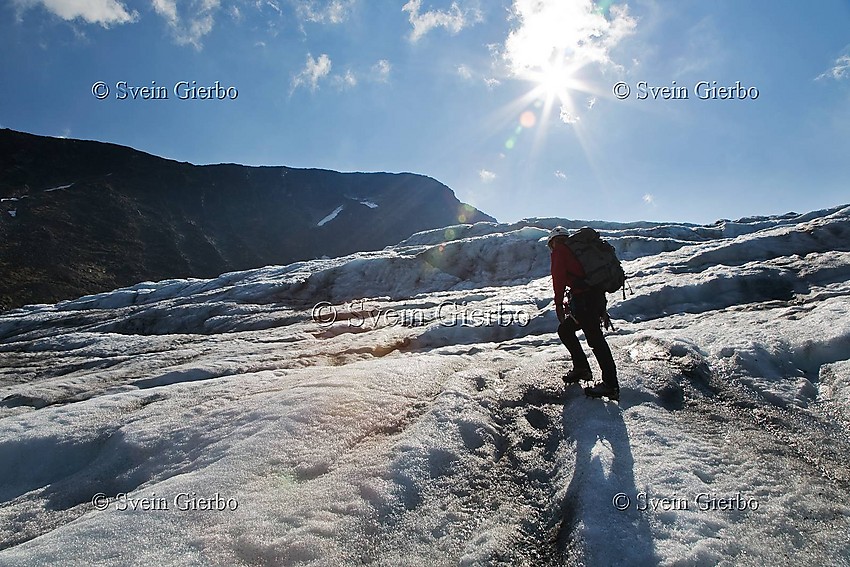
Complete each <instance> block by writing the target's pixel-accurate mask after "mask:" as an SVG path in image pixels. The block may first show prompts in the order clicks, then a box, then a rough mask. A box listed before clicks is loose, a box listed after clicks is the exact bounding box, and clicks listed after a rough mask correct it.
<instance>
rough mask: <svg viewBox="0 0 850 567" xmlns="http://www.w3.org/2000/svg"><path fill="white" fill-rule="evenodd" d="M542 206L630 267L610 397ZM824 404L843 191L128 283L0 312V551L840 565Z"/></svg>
mask: <svg viewBox="0 0 850 567" xmlns="http://www.w3.org/2000/svg"><path fill="white" fill-rule="evenodd" d="M367 206H368V205H367ZM339 210H341V208H340V209H338V210H337V211H336V213H338V212H339ZM329 216H330V215H329ZM326 218H328V217H326ZM329 220H330V219H328V221H329ZM557 224H561V225H564V226H568V227H571V228H578V227H580V226H583V225H585V224H590V225H592V226H595V227H596V228H597V229H598V230H600V231H601V232H602V234H603V236H605V238H607V239H609V241H610V242H611V243H612V244H613V245H614V246H615V247H616V248H617V250H618V252H619V253H620V255H621V257H622V258H623V259H624V266H625V269H626V272H627V273H628V274H629V276H630V277H629V280H628V281H629V285H630V288H631V290H632V292H629V293H627V294H626V297H625V299H624V298H623V296H622V295H621V294H620V293H619V292H618V293H617V294H611V295H610V296H609V310H610V312H611V315H612V317H613V318H614V323H615V325H616V327H617V331H616V332H615V333H609V334H608V340H609V342H610V343H611V346H612V350H613V352H614V356H615V358H616V361H617V365H618V370H619V376H620V383H621V386H622V391H621V400H620V403H619V404H616V403H606V402H602V401H599V400H590V399H587V398H585V397H584V395H583V394H582V393H581V391H580V389H579V388H578V387H577V386H571V387H569V388H567V389H566V390H564V387H563V382H562V381H561V379H560V377H561V376H562V375H563V374H564V373H565V372H566V370H568V369H569V367H570V362H569V360H568V355H567V353H566V351H565V349H564V348H563V346H561V345H560V343H559V342H558V339H557V336H556V335H555V332H554V331H555V328H556V326H557V319H556V317H555V314H554V310H553V308H552V290H551V280H550V278H549V277H548V270H549V258H548V250H547V248H546V246H545V245H544V244H541V243H540V242H539V240H540V238H541V237H543V236H545V235H546V234H547V232H548V230H549V229H550V228H551V227H552V226H555V225H557ZM594 369H595V371H596V373H597V375H598V369H596V368H595V367H594ZM848 396H850V207H836V208H833V209H829V210H824V211H816V212H812V213H806V214H788V215H782V216H779V217H753V218H751V219H741V220H738V221H734V222H733V221H720V222H718V223H715V224H713V225H709V226H696V225H675V224H657V223H631V224H622V223H597V222H589V223H588V222H585V221H570V220H568V219H527V220H524V221H520V222H519V223H514V224H511V225H500V224H494V223H478V224H475V225H458V226H454V227H447V228H444V229H440V230H434V231H426V232H423V233H419V234H416V235H414V236H412V237H411V238H409V239H407V240H406V241H404V242H403V243H400V244H399V245H398V246H395V247H390V248H387V249H386V250H383V251H381V252H370V253H361V254H354V255H351V256H347V257H343V258H332V259H331V258H329V259H321V260H314V261H310V262H299V263H295V264H291V265H288V266H268V267H265V268H261V269H257V270H248V271H243V272H234V273H229V274H223V275H221V276H219V277H218V278H214V279H210V280H198V279H187V280H168V281H163V282H142V283H139V284H137V285H135V286H131V287H128V288H124V289H120V290H116V291H114V292H110V293H102V294H96V295H91V296H87V297H82V298H79V299H76V300H73V301H65V302H62V303H59V304H57V305H37V306H29V307H25V308H22V309H16V310H13V311H9V312H6V313H2V314H0V463H3V466H2V467H0V564H2V565H58V564H61V565H92V564H97V565H128V564H130V565H133V564H137V565H149V564H156V563H161V564H166V565H258V564H263V565H350V564H364V563H368V564H376V565H399V564H403V565H457V564H460V565H492V564H498V565H518V564H520V565H521V564H525V565H546V564H550V565H563V564H568V565H583V564H586V565H615V564H622V565H655V564H661V565H714V564H721V565H738V564H745V565H764V564H793V565H823V564H847V563H848V558H850V543H848V540H847V533H850V507H848V504H847V498H846V494H847V489H848V488H850V466H849V465H850V463H848V456H847V455H848V454H850V453H848V450H850V440H848V436H847V426H848V423H850V402H848V399H850V398H848ZM625 503H627V504H628V506H627V509H625V510H623V511H619V510H618V509H617V507H616V505H617V504H619V505H621V506H622V507H626V506H625ZM99 504H103V506H102V508H103V509H96V508H97V507H98V505H99ZM199 508H213V509H199Z"/></svg>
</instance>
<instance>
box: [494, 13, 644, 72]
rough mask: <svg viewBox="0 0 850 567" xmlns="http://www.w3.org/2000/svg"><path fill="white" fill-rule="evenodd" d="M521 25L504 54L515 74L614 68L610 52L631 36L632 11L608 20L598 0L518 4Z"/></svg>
mask: <svg viewBox="0 0 850 567" xmlns="http://www.w3.org/2000/svg"><path fill="white" fill-rule="evenodd" d="M512 11H513V15H514V17H515V20H516V21H517V22H519V26H518V27H517V28H516V29H514V30H512V31H511V32H510V34H509V35H508V38H507V40H505V45H504V50H503V52H502V55H503V57H504V59H505V60H506V61H507V63H508V65H509V66H510V68H511V70H512V72H513V73H514V74H515V75H518V76H522V75H524V74H525V73H527V72H529V71H535V70H540V69H545V68H550V67H552V66H568V67H570V68H578V67H581V66H584V65H587V64H589V63H597V64H599V65H601V66H609V65H614V62H613V61H612V60H611V57H610V51H611V49H612V48H614V47H615V46H616V45H617V44H618V43H619V42H620V41H621V40H622V39H623V38H624V37H626V36H628V35H629V34H631V33H632V32H633V31H634V29H635V26H636V21H635V20H634V19H633V18H632V17H631V16H630V15H629V12H628V7H626V6H618V5H612V6H611V7H610V9H609V15H608V17H606V16H605V15H604V14H603V13H602V11H601V10H600V9H599V8H598V7H597V6H596V5H595V4H594V2H593V1H592V0H570V1H565V0H514V4H513V10H512Z"/></svg>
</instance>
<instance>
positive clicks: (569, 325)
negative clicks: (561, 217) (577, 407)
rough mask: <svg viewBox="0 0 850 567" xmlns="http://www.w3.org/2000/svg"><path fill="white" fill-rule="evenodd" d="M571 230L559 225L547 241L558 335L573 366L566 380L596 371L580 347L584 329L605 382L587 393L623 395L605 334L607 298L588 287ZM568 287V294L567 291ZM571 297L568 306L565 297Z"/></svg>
mask: <svg viewBox="0 0 850 567" xmlns="http://www.w3.org/2000/svg"><path fill="white" fill-rule="evenodd" d="M568 236H569V232H568V231H567V229H565V228H564V227H562V226H556V227H555V228H553V229H552V231H551V232H550V233H549V238H548V240H547V244H548V245H549V249H550V250H551V258H550V260H551V271H552V286H553V288H554V290H555V312H556V313H557V315H558V321H559V322H560V324H559V326H558V336H559V337H560V338H561V342H562V343H564V346H565V347H567V350H568V351H570V356H572V359H573V369H572V370H570V371H569V372H568V373H567V375H566V376H564V383H565V384H567V385H569V384H575V383H577V382H579V381H580V380H592V379H593V373H592V372H591V370H590V363H589V362H588V360H587V356H586V355H585V354H584V350H583V349H582V348H581V344H580V343H579V340H578V337H577V336H576V332H577V331H578V330H579V329H581V330H582V331H584V337H585V339H586V340H587V344H588V345H589V346H590V348H592V349H593V354H594V356H595V357H596V362H598V363H599V368H600V369H601V370H602V382H601V383H599V384H597V385H595V386H593V387H590V388H585V393H586V394H587V395H589V396H593V397H601V396H605V397H606V398H608V399H612V400H618V399H619V398H620V386H619V384H618V382H617V367H616V365H615V364H614V357H613V356H612V355H611V349H610V348H609V347H608V343H607V342H606V341H605V336H604V335H603V334H602V321H603V318H604V317H605V313H606V304H607V300H606V299H605V292H604V291H602V290H601V289H598V288H594V287H589V286H588V285H587V284H585V283H584V276H585V273H584V268H582V266H581V264H580V263H579V261H578V259H577V258H576V256H575V254H573V252H572V250H570V248H569V246H567V237H568ZM567 288H569V294H568V295H567V293H566V290H567ZM565 297H568V300H569V301H568V306H567V307H565V306H564V299H565ZM567 309H568V310H569V311H567Z"/></svg>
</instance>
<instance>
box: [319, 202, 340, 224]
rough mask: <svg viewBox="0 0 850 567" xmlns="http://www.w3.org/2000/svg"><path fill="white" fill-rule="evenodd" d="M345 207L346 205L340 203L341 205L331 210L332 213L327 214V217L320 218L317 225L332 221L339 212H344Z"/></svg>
mask: <svg viewBox="0 0 850 567" xmlns="http://www.w3.org/2000/svg"><path fill="white" fill-rule="evenodd" d="M344 208H345V205H340V206H338V207H337V208H336V209H334V210H333V212H331V214H329V215H328V216H326V217H325V218H323V219H322V220H320V221H319V222H318V223H317V224H316V226H325V225H326V224H327V223H329V222H331V221H332V220H334V219H335V218H336V216H337V215H338V214H339V213H341V212H342V210H343V209H344Z"/></svg>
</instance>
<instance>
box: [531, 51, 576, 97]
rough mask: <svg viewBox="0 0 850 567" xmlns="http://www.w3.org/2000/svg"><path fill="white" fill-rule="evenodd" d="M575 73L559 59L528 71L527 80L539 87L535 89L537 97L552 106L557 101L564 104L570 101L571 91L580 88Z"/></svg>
mask: <svg viewBox="0 0 850 567" xmlns="http://www.w3.org/2000/svg"><path fill="white" fill-rule="evenodd" d="M575 71H576V70H575V69H574V68H571V67H570V66H568V65H567V64H566V62H565V61H564V60H563V59H560V58H559V59H556V60H550V61H547V62H546V63H544V64H543V65H541V66H540V67H538V68H536V69H532V70H529V71H527V73H526V79H527V80H529V81H530V82H532V83H534V84H536V85H537V86H536V88H535V89H534V93H535V95H536V96H538V97H540V98H543V99H544V100H545V101H546V102H548V103H550V104H551V103H552V102H554V101H555V100H556V99H557V100H558V101H559V102H560V103H561V104H563V103H565V102H567V101H568V100H569V93H570V91H572V90H576V89H577V88H578V87H579V84H578V82H577V81H576V79H575V77H574V74H575Z"/></svg>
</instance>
